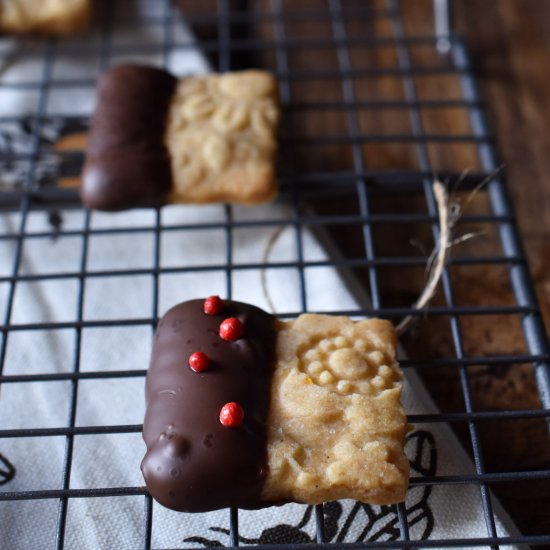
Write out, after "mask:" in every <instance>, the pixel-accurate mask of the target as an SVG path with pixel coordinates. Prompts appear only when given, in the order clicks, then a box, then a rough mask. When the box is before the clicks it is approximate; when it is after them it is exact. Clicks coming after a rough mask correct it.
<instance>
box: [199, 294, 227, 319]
mask: <svg viewBox="0 0 550 550" xmlns="http://www.w3.org/2000/svg"><path fill="white" fill-rule="evenodd" d="M222 309H223V302H222V301H221V299H220V297H219V296H208V298H206V300H205V301H204V306H203V310H204V313H206V315H216V314H218V313H219V312H220V311H221V310H222Z"/></svg>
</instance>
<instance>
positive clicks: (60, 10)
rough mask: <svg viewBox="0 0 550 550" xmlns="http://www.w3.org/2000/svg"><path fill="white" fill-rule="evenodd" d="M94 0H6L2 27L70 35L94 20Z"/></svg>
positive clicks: (1, 5) (11, 30)
mask: <svg viewBox="0 0 550 550" xmlns="http://www.w3.org/2000/svg"><path fill="white" fill-rule="evenodd" d="M90 11H91V2H90V0H40V1H37V0H2V1H1V2H0V31H1V32H5V33H14V34H17V33H38V34H53V35H69V34H73V33H76V32H78V31H81V30H83V29H84V28H86V27H87V26H88V23H89V21H90Z"/></svg>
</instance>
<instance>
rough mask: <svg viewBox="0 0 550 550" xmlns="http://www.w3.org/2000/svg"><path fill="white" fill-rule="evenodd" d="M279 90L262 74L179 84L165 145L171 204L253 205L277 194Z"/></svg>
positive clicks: (210, 77) (204, 78)
mask: <svg viewBox="0 0 550 550" xmlns="http://www.w3.org/2000/svg"><path fill="white" fill-rule="evenodd" d="M276 97H277V84H276V81H275V79H274V77H273V76H272V75H271V74H269V73H267V72H265V71H254V70H251V71H242V72H237V73H227V74H223V75H208V76H202V77H189V78H184V79H182V80H180V82H179V84H178V87H177V89H176V92H175V94H174V98H173V100H172V103H171V105H170V112H169V116H168V129H167V136H166V143H167V146H168V149H169V151H170V159H171V166H172V174H173V177H174V186H173V189H172V194H171V197H170V201H171V202H192V203H205V202H213V201H214V202H216V201H219V202H233V203H240V204H254V203H259V202H265V201H268V200H270V199H272V198H273V197H274V195H275V193H276V185H275V172H274V166H273V163H274V155H275V148H276V140H275V131H276V127H277V123H278V120H279V110H278V108H277V101H276Z"/></svg>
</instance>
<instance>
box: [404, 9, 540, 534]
mask: <svg viewBox="0 0 550 550" xmlns="http://www.w3.org/2000/svg"><path fill="white" fill-rule="evenodd" d="M455 8H456V11H455V15H456V21H455V24H456V27H457V29H458V30H459V31H460V32H461V33H462V34H463V35H464V36H465V38H466V40H467V43H468V46H469V48H470V51H471V54H472V60H473V63H474V67H475V71H476V74H477V78H478V82H479V83H480V84H481V87H482V91H483V94H484V97H485V99H486V100H487V111H488V114H489V117H490V123H491V126H492V130H493V132H494V134H495V136H496V138H497V144H498V148H499V151H500V154H501V157H502V160H503V162H504V165H505V174H506V178H507V181H508V185H509V190H510V193H511V195H512V198H513V204H514V208H515V211H516V214H517V219H518V223H519V226H520V231H521V234H522V237H523V243H524V246H525V249H526V253H527V256H528V260H529V264H530V267H531V271H532V274H533V277H534V281H535V284H536V290H537V295H538V298H539V302H540V305H541V308H542V311H543V314H544V317H545V320H546V326H547V327H548V326H550V325H549V323H550V238H549V237H550V181H549V174H550V155H549V152H550V133H549V132H548V128H549V127H550V80H549V79H548V76H547V71H546V70H545V67H547V66H548V63H549V61H550V3H548V2H540V1H538V0H499V1H498V2H483V1H479V0H477V1H476V0H456V2H455ZM408 15H409V16H411V20H414V21H415V23H414V24H415V25H417V26H420V25H421V23H420V22H419V20H418V16H419V14H418V13H416V14H414V13H408ZM415 15H416V17H415ZM473 277H474V275H472V274H470V275H469V276H465V277H463V278H461V279H460V283H459V285H458V294H460V293H461V292H464V293H466V294H471V293H472V289H479V292H480V294H481V295H483V297H484V299H485V300H486V299H487V298H489V299H490V301H491V302H492V303H510V302H508V297H507V295H506V294H507V291H506V289H505V286H506V285H505V283H504V282H503V281H504V280H505V277H506V274H505V273H503V274H502V276H501V277H498V276H495V274H493V278H487V277H483V274H481V273H480V277H478V278H473ZM480 283H481V288H480ZM475 292H476V290H474V293H475ZM470 321H471V322H476V321H475V320H472V319H470ZM477 325H478V326H477V327H476V328H477V329H478V334H479V335H480V338H479V341H478V342H474V345H473V348H474V349H475V351H476V353H480V354H483V353H484V354H488V355H491V354H497V353H501V352H502V350H508V351H510V352H514V351H519V352H521V351H522V349H523V348H524V342H523V339H522V337H521V332H520V331H519V330H518V329H519V327H514V326H512V325H513V322H512V320H508V322H507V323H506V322H502V320H501V322H500V323H499V324H498V325H497V327H495V326H489V325H488V323H487V322H485V323H484V322H483V320H482V319H481V320H477ZM487 334H491V339H492V341H488V339H487V337H486V336H484V335H487ZM442 344H443V345H442V347H443V348H444V345H445V343H444V342H443V343H442ZM416 347H418V344H417V346H416ZM472 375H473V378H472V380H473V385H472V386H473V391H474V395H475V398H476V399H475V400H476V402H477V405H480V406H482V407H484V408H488V409H492V408H496V409H502V408H529V407H537V406H539V402H538V396H537V393H536V388H535V384H534V381H533V373H532V371H531V369H530V366H529V365H524V366H519V367H517V366H516V367H506V366H500V367H498V366H497V367H492V368H489V367H480V368H479V369H477V370H474V371H473V372H472ZM431 382H432V384H431V386H432V389H433V390H434V393H435V395H438V396H439V399H438V401H439V403H440V404H441V403H444V402H450V403H452V402H453V401H456V399H454V400H453V398H452V386H448V385H447V384H446V380H445V379H444V378H443V379H440V380H437V379H433V380H432V381H431ZM445 387H447V388H448V389H447V390H446V391H445ZM480 428H481V434H482V438H483V450H484V458H485V461H486V466H487V468H488V469H489V470H491V471H506V470H513V469H529V468H533V469H537V468H548V467H550V443H549V439H548V433H547V431H546V426H545V424H544V422H539V421H532V422H529V421H522V422H511V423H509V425H508V426H504V425H502V424H501V423H499V424H494V423H492V424H491V423H487V424H482V425H481V426H480ZM505 430H506V435H505V436H504V433H503V432H504V431H505ZM463 435H464V439H467V434H465V433H463ZM493 490H494V491H495V492H496V494H497V495H498V496H499V497H500V498H501V500H502V501H503V503H504V504H505V506H506V508H507V509H508V511H509V512H510V514H511V515H512V517H513V518H514V519H515V521H516V523H517V524H518V526H519V527H520V529H521V531H522V532H523V533H526V534H548V532H549V526H550V482H549V481H538V482H536V483H521V484H518V483H513V484H512V483H510V484H505V485H499V486H497V485H495V486H494V487H493Z"/></svg>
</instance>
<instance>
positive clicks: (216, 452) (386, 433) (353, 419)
mask: <svg viewBox="0 0 550 550" xmlns="http://www.w3.org/2000/svg"><path fill="white" fill-rule="evenodd" d="M401 386H402V381H401V372H400V370H399V367H398V365H397V363H396V361H395V332H394V330H393V326H392V325H391V324H390V323H389V322H387V321H381V320H367V321H360V322H353V321H351V320H350V319H348V318H345V317H334V316H328V315H311V314H306V315H302V316H300V317H299V318H298V319H296V320H295V321H290V322H281V321H279V320H277V319H276V318H275V317H273V316H272V315H270V314H268V313H266V312H264V311H262V310H261V309H259V308H256V307H254V306H251V305H248V304H243V303H240V302H234V301H221V300H219V298H217V297H211V298H209V299H207V300H206V301H203V300H192V301H190V302H185V303H182V304H179V305H177V306H175V307H174V308H172V309H171V310H170V311H168V312H167V313H166V314H165V316H164V317H163V318H162V319H161V321H160V323H159V326H158V328H157V332H156V335H155V341H154V344H153V351H152V357H151V364H150V367H149V372H148V375H147V384H146V398H147V411H146V415H145V421H144V427H143V437H144V440H145V443H146V445H147V453H146V455H145V457H144V459H143V461H142V465H141V468H142V472H143V475H144V478H145V482H146V484H147V487H148V489H149V491H150V493H151V494H152V495H153V497H154V498H155V499H156V500H157V501H158V502H160V503H161V504H163V505H164V506H167V507H169V508H172V509H174V510H179V511H187V512H202V511H208V510H215V509H218V508H223V507H228V506H237V507H240V508H248V509H254V508H260V507H263V506H269V505H272V504H280V503H283V502H291V501H292V502H302V503H307V504H317V503H320V502H324V501H329V500H334V499H340V498H352V499H356V500H360V501H362V502H367V503H371V504H390V503H395V502H400V501H402V500H404V498H405V492H406V489H407V484H408V461H407V459H406V457H405V455H404V453H403V445H404V438H405V432H406V429H407V421H406V417H405V414H404V412H403V409H402V407H401V404H400V395H401Z"/></svg>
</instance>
